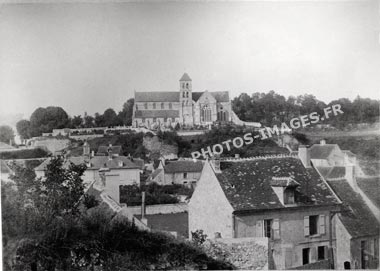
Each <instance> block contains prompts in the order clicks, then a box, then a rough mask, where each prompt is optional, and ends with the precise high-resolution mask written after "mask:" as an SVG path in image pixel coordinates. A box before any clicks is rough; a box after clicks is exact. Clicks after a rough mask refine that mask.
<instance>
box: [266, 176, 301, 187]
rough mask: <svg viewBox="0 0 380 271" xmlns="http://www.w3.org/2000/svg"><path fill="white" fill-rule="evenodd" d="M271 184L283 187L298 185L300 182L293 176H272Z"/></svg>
mask: <svg viewBox="0 0 380 271" xmlns="http://www.w3.org/2000/svg"><path fill="white" fill-rule="evenodd" d="M270 185H271V186H282V187H296V186H299V185H300V184H299V183H298V182H296V181H295V180H294V179H293V178H292V177H272V180H271V181H270Z"/></svg>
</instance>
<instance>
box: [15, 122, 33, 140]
mask: <svg viewBox="0 0 380 271" xmlns="http://www.w3.org/2000/svg"><path fill="white" fill-rule="evenodd" d="M16 129H17V133H18V134H19V135H20V137H21V139H28V138H30V121H29V120H20V121H18V122H17V123H16Z"/></svg>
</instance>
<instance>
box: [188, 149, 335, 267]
mask: <svg viewBox="0 0 380 271" xmlns="http://www.w3.org/2000/svg"><path fill="white" fill-rule="evenodd" d="M340 205H341V202H340V200H339V199H338V198H337V197H336V196H335V194H334V192H333V191H332V190H331V188H330V187H329V186H328V184H327V183H326V182H325V181H324V180H323V179H322V178H321V177H320V176H319V174H318V173H317V172H316V171H315V169H314V168H312V167H310V166H309V167H305V166H304V164H303V163H302V162H301V160H300V159H299V158H298V157H294V156H288V157H259V158H251V159H234V160H233V159H231V161H218V160H213V161H212V162H211V163H210V162H206V163H205V166H204V168H203V171H202V174H201V177H200V179H199V181H198V184H197V187H196V188H195V191H194V193H193V196H192V198H191V200H190V203H189V233H190V234H189V235H190V236H191V232H194V231H196V230H203V231H204V232H205V233H206V234H207V235H208V237H209V238H243V237H267V238H268V240H269V244H270V247H271V250H270V255H269V258H270V259H271V261H270V269H289V268H293V267H298V266H302V265H309V264H313V263H323V264H324V265H323V267H324V268H329V264H331V263H332V261H331V258H332V257H331V256H330V255H332V248H333V245H334V244H333V237H332V234H333V232H332V221H331V219H330V218H331V217H332V214H333V213H334V212H336V211H338V210H339V209H340ZM327 259H330V261H328V260H327Z"/></svg>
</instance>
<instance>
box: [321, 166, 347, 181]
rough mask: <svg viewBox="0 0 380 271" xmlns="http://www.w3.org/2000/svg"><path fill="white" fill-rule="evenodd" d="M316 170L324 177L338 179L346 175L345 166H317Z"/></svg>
mask: <svg viewBox="0 0 380 271" xmlns="http://www.w3.org/2000/svg"><path fill="white" fill-rule="evenodd" d="M318 171H319V172H320V173H321V175H322V176H323V177H324V178H325V179H338V178H344V177H345V175H346V168H345V167H341V166H337V167H318Z"/></svg>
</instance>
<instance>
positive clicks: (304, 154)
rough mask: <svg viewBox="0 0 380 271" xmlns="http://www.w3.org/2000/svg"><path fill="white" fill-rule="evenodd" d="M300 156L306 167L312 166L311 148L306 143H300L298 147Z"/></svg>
mask: <svg viewBox="0 0 380 271" xmlns="http://www.w3.org/2000/svg"><path fill="white" fill-rule="evenodd" d="M298 157H299V158H300V160H301V162H302V164H303V165H304V167H306V168H309V167H311V164H310V150H309V149H308V148H307V146H305V145H299V147H298Z"/></svg>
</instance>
